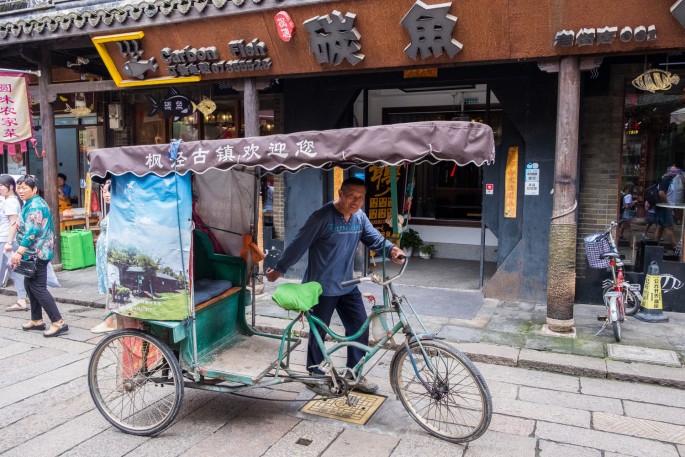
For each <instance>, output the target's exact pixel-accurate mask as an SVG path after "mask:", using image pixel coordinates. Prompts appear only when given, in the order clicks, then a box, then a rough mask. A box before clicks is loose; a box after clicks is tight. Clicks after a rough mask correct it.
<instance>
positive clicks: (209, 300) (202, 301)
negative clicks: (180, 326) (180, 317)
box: [193, 230, 252, 353]
mask: <svg viewBox="0 0 685 457" xmlns="http://www.w3.org/2000/svg"><path fill="white" fill-rule="evenodd" d="M193 237H194V239H193V276H194V278H193V284H194V295H195V313H196V319H197V328H198V329H202V334H203V335H198V352H199V353H202V352H205V351H210V350H212V349H213V348H212V347H211V346H212V344H211V342H212V341H216V340H217V339H219V340H222V339H225V338H231V336H232V335H235V334H243V335H250V334H252V331H251V330H250V329H249V327H248V325H247V322H246V321H245V300H246V297H247V294H246V283H247V281H246V279H247V270H246V269H247V266H246V264H245V261H244V260H243V259H242V258H240V257H235V256H231V255H225V254H216V253H215V252H214V248H213V247H212V243H211V241H210V239H209V237H208V236H207V235H206V234H204V233H202V232H201V231H199V230H195V231H194V233H193ZM205 337H206V338H205ZM204 343H206V345H205V344H204Z"/></svg>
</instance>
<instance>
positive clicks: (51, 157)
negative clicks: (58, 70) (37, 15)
mask: <svg viewBox="0 0 685 457" xmlns="http://www.w3.org/2000/svg"><path fill="white" fill-rule="evenodd" d="M38 69H39V70H40V74H41V76H40V78H38V86H39V90H40V125H41V137H42V143H43V151H45V156H44V157H43V180H44V183H43V184H44V189H43V195H44V196H45V201H46V202H47V204H48V206H49V207H50V213H51V214H52V223H53V225H54V227H55V248H54V249H55V254H54V257H53V259H52V263H53V264H54V265H55V266H57V265H60V264H61V263H62V250H61V244H60V231H59V202H58V197H57V140H56V137H55V113H54V110H53V106H52V102H53V101H54V100H52V99H51V95H50V90H49V89H50V83H51V82H52V81H51V79H52V75H51V72H50V49H49V47H47V46H42V47H41V52H40V64H39V67H38Z"/></svg>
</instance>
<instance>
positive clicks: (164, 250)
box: [107, 173, 192, 321]
mask: <svg viewBox="0 0 685 457" xmlns="http://www.w3.org/2000/svg"><path fill="white" fill-rule="evenodd" d="M111 192H112V194H111V195H112V196H111V202H110V212H109V226H108V229H107V237H108V238H107V272H108V278H107V285H108V289H109V294H108V307H109V308H113V309H115V310H116V311H117V312H118V313H119V314H121V315H124V316H129V317H134V318H138V319H154V320H162V321H171V320H183V319H185V318H186V317H188V315H189V300H190V296H189V290H188V287H189V273H188V272H189V261H190V242H191V218H192V196H191V186H190V173H188V174H186V175H185V176H180V175H174V174H172V175H169V176H167V177H164V178H160V177H159V176H156V175H146V176H143V177H137V176H135V175H134V174H132V173H127V174H125V175H123V176H114V177H113V178H112V187H111Z"/></svg>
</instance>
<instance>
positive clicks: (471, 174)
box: [383, 88, 501, 221]
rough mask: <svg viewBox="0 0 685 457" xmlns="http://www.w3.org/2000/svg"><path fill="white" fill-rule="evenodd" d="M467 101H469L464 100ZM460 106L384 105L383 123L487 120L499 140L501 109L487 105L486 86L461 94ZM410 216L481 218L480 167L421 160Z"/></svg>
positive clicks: (453, 218)
mask: <svg viewBox="0 0 685 457" xmlns="http://www.w3.org/2000/svg"><path fill="white" fill-rule="evenodd" d="M466 102H468V103H466ZM460 105H461V107H460V106H456V107H455V106H447V107H430V108H386V109H384V110H383V121H384V122H383V123H384V124H395V123H401V122H420V121H447V120H464V121H472V122H482V123H488V124H489V125H490V126H491V127H492V128H493V130H494V132H495V140H496V141H497V142H499V139H500V134H501V111H500V110H499V108H497V109H495V110H493V109H491V110H489V111H488V110H487V109H486V103H485V88H483V90H482V91H480V92H476V93H473V94H471V95H469V96H468V97H467V96H464V97H463V99H462V101H461V103H460ZM414 201H415V204H414V205H413V206H412V216H414V217H418V218H427V219H436V220H444V221H459V220H467V221H468V220H472V221H480V219H481V215H482V211H483V197H482V168H481V167H477V166H476V165H474V164H468V165H464V166H457V165H456V164H454V163H447V162H445V163H442V162H441V163H438V164H436V165H432V164H428V163H424V164H420V165H418V166H417V168H416V191H415V195H414Z"/></svg>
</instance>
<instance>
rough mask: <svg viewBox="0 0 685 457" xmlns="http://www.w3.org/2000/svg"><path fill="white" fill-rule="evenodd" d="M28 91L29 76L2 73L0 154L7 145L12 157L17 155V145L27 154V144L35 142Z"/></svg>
mask: <svg viewBox="0 0 685 457" xmlns="http://www.w3.org/2000/svg"><path fill="white" fill-rule="evenodd" d="M27 89H28V76H25V75H23V74H17V73H3V72H0V154H4V151H5V145H7V148H8V149H9V153H10V155H15V154H16V153H17V151H16V147H14V146H13V145H16V144H18V145H19V147H20V150H21V152H26V150H27V149H28V144H27V143H28V142H34V141H35V140H34V139H33V122H32V120H31V109H30V107H29V97H28V93H27Z"/></svg>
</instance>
